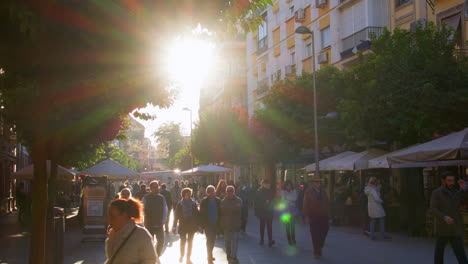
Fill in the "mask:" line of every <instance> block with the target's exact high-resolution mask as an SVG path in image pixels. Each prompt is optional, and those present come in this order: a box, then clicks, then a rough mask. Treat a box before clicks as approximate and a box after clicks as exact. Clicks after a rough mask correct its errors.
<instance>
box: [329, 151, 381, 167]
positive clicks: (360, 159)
mask: <svg viewBox="0 0 468 264" xmlns="http://www.w3.org/2000/svg"><path fill="white" fill-rule="evenodd" d="M386 153H387V152H385V151H383V150H379V149H369V150H366V151H363V152H359V153H355V154H352V155H349V156H346V157H344V158H342V159H339V160H335V161H333V162H331V163H330V164H329V168H330V169H331V170H365V169H368V168H369V164H368V161H369V160H370V159H374V158H377V157H379V156H382V155H384V154H386Z"/></svg>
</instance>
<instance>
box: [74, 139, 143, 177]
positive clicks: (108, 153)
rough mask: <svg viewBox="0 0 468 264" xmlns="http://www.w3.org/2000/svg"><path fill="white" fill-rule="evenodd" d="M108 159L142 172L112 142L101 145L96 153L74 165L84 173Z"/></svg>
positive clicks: (134, 162) (85, 156)
mask: <svg viewBox="0 0 468 264" xmlns="http://www.w3.org/2000/svg"><path fill="white" fill-rule="evenodd" d="M106 159H112V160H114V161H116V162H118V163H120V164H122V165H123V166H125V167H127V168H129V169H131V170H133V171H140V170H141V168H138V164H137V162H136V161H135V160H134V159H132V158H131V157H130V156H129V155H128V154H127V153H125V152H124V151H122V150H121V149H120V148H119V147H117V146H115V145H113V144H112V143H111V142H106V143H103V144H101V145H100V146H99V147H97V148H96V150H95V152H94V153H92V154H88V153H87V154H86V155H84V156H83V158H81V159H79V161H77V162H76V163H74V164H72V165H73V166H74V167H75V168H76V169H77V170H78V171H83V170H85V169H87V168H89V167H92V166H94V165H96V164H97V163H99V162H101V161H103V160H106Z"/></svg>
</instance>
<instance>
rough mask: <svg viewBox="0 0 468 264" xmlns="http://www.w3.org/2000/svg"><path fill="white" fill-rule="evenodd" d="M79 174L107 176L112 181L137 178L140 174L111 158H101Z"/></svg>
mask: <svg viewBox="0 0 468 264" xmlns="http://www.w3.org/2000/svg"><path fill="white" fill-rule="evenodd" d="M81 174H84V175H88V176H107V179H108V180H112V181H125V180H138V178H139V176H140V174H139V173H137V172H134V171H132V170H131V169H129V168H127V167H125V166H123V165H122V164H120V163H118V162H115V161H113V160H111V159H106V160H103V161H101V162H99V163H98V164H96V165H94V166H92V167H90V168H87V169H86V170H84V171H82V172H81Z"/></svg>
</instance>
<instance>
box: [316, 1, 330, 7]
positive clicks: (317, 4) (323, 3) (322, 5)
mask: <svg viewBox="0 0 468 264" xmlns="http://www.w3.org/2000/svg"><path fill="white" fill-rule="evenodd" d="M326 5H327V0H315V7H318V8H321V7H325V6H326Z"/></svg>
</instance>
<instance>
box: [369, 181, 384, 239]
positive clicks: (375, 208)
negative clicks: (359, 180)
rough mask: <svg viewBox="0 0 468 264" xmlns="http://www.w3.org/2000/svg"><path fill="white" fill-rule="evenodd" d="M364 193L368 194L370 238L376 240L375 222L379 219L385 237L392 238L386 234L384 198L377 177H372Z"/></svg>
mask: <svg viewBox="0 0 468 264" xmlns="http://www.w3.org/2000/svg"><path fill="white" fill-rule="evenodd" d="M364 193H365V194H366V195H367V205H368V212H369V217H370V218H371V222H370V233H371V236H370V238H371V239H372V240H375V223H376V222H377V220H379V224H380V233H381V234H382V238H383V239H390V237H388V236H386V235H385V210H384V208H383V206H382V203H383V200H382V198H381V197H380V189H379V188H378V187H377V178H375V177H370V178H369V182H368V184H367V186H366V188H365V189H364Z"/></svg>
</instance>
